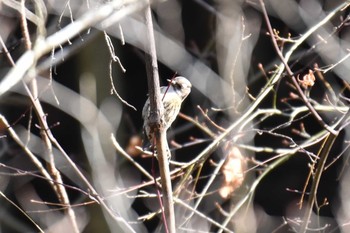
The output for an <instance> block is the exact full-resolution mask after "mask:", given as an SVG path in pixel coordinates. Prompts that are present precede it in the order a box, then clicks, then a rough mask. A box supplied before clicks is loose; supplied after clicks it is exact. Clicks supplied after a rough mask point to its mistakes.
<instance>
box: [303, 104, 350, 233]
mask: <svg viewBox="0 0 350 233" xmlns="http://www.w3.org/2000/svg"><path fill="white" fill-rule="evenodd" d="M349 117H350V108H349V109H348V111H347V112H346V113H345V114H344V115H343V116H342V118H341V119H340V121H339V123H338V125H337V126H336V127H335V129H334V130H335V132H336V134H329V135H328V137H326V139H325V142H324V143H323V145H322V147H321V149H320V152H319V157H320V160H319V161H318V163H317V168H316V171H315V175H314V177H313V180H312V185H311V190H310V195H309V199H308V203H307V205H306V210H305V214H304V218H303V221H302V225H301V227H300V230H299V232H300V233H305V232H306V230H307V226H308V225H309V222H310V218H311V213H312V209H313V206H314V204H315V202H316V194H317V190H318V187H319V184H320V181H321V176H322V173H323V171H324V169H325V164H326V161H327V158H328V155H329V153H330V151H331V149H332V147H333V144H334V142H335V140H336V138H337V136H338V135H339V133H340V131H341V130H342V129H343V128H344V127H345V126H346V125H347V124H348V122H347V121H348V120H349Z"/></svg>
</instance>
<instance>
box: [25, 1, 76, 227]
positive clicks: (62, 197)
mask: <svg viewBox="0 0 350 233" xmlns="http://www.w3.org/2000/svg"><path fill="white" fill-rule="evenodd" d="M25 9H26V8H25V0H21V29H22V34H23V37H24V41H25V46H26V49H27V50H28V51H30V50H31V49H32V42H31V40H30V34H29V31H28V25H27V19H26V15H25ZM37 9H40V8H39V7H37ZM40 16H41V14H40ZM39 19H40V20H42V22H41V23H42V24H44V21H45V19H44V18H43V17H39ZM32 69H33V70H34V72H29V74H30V75H31V76H32V77H30V80H31V81H30V89H29V88H28V87H27V84H26V83H24V86H25V88H26V90H27V93H28V95H29V96H30V99H31V101H32V103H33V105H34V109H35V111H36V115H37V117H38V118H40V120H39V122H40V127H41V128H40V135H41V138H42V140H43V142H44V145H45V151H46V152H45V154H46V155H47V156H48V161H49V162H48V171H49V172H50V174H51V176H52V178H53V179H54V180H55V182H54V183H53V187H54V190H55V192H56V194H57V196H58V199H59V202H60V203H62V204H63V205H64V206H65V207H66V208H67V209H66V214H67V215H68V217H69V220H70V222H71V224H72V231H73V232H76V233H78V232H79V227H78V223H77V219H76V216H75V212H74V210H73V209H72V207H71V205H70V201H69V197H68V194H67V191H66V188H65V187H64V186H63V185H62V184H63V180H62V176H61V173H60V172H59V171H58V170H57V168H56V165H55V159H54V155H53V151H52V143H51V141H50V139H49V137H48V135H47V134H46V130H47V129H48V127H49V126H48V124H47V121H46V116H45V113H44V110H43V108H42V106H41V103H40V101H39V98H38V85H37V80H36V78H35V74H36V72H35V68H34V67H32ZM28 130H29V129H28Z"/></svg>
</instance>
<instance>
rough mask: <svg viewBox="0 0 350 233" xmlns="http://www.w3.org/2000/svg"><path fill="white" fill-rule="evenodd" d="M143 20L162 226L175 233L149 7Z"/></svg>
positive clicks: (166, 145)
mask: <svg viewBox="0 0 350 233" xmlns="http://www.w3.org/2000/svg"><path fill="white" fill-rule="evenodd" d="M145 19H146V27H147V36H148V42H149V43H148V48H146V50H145V51H146V70H147V83H148V89H149V100H150V116H149V126H150V128H151V132H153V134H154V138H155V140H156V148H157V159H158V164H159V170H160V176H161V183H162V193H163V205H164V211H163V212H164V215H163V216H165V219H164V221H165V222H164V224H165V227H166V232H170V233H175V232H176V229H175V213H174V202H173V196H172V195H173V193H172V186H171V178H170V170H169V161H168V156H167V153H170V151H169V149H168V148H169V146H168V143H167V138H166V129H165V128H164V122H163V112H164V107H163V103H162V99H161V98H162V96H161V94H160V86H159V74H158V65H157V55H156V46H155V39H154V33H153V23H152V14H151V8H150V6H148V7H146V10H145Z"/></svg>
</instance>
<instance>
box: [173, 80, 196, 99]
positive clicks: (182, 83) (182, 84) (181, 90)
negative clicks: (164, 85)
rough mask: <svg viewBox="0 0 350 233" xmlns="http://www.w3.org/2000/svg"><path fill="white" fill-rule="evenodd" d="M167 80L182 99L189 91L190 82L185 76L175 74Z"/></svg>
mask: <svg viewBox="0 0 350 233" xmlns="http://www.w3.org/2000/svg"><path fill="white" fill-rule="evenodd" d="M168 82H170V85H171V86H172V87H173V88H174V90H175V92H176V93H177V94H178V95H180V96H181V99H182V100H184V99H185V98H186V97H187V96H188V94H190V92H191V87H192V84H191V82H190V81H188V79H187V78H185V77H182V76H177V77H175V78H173V79H171V80H168Z"/></svg>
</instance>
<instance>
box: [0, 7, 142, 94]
mask: <svg viewBox="0 0 350 233" xmlns="http://www.w3.org/2000/svg"><path fill="white" fill-rule="evenodd" d="M146 3H147V1H146V0H142V1H141V0H127V1H112V2H110V3H106V4H104V5H102V6H101V7H99V8H97V9H96V8H94V9H91V10H89V11H87V12H86V13H85V14H84V15H82V16H81V17H80V18H79V19H77V20H75V21H74V22H73V23H71V24H69V25H67V26H66V27H64V28H62V29H61V30H59V31H58V32H56V33H54V34H52V35H51V36H49V37H47V38H42V37H39V38H38V40H37V41H36V43H35V44H34V45H33V49H32V50H28V51H26V52H25V53H24V54H23V55H22V56H21V57H20V58H19V59H18V61H17V62H16V66H15V67H13V68H12V69H11V70H10V71H9V72H8V73H7V75H6V76H5V77H4V78H3V80H2V81H1V82H0V96H1V95H3V94H4V93H6V92H7V91H8V90H10V89H11V88H12V87H13V86H14V85H16V84H17V83H18V82H20V81H21V80H22V79H23V78H24V77H25V75H26V73H27V72H28V70H29V69H30V68H31V67H32V66H33V65H34V64H35V63H36V62H37V61H38V60H39V58H41V57H42V56H44V55H45V54H47V53H49V52H51V51H52V49H54V48H57V47H59V46H61V45H62V44H65V43H66V42H67V41H68V40H69V39H72V38H74V37H75V36H77V35H79V33H81V32H82V31H83V30H86V29H87V28H89V27H92V26H95V25H97V24H99V23H100V22H101V21H103V20H105V19H107V18H109V17H112V16H113V19H114V21H118V20H121V19H122V18H124V17H126V16H127V15H130V14H131V13H134V12H136V11H138V10H140V9H142V8H143V7H144V6H145V5H146ZM116 9H118V10H117V11H116ZM102 26H103V25H102Z"/></svg>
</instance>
